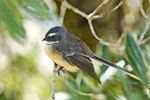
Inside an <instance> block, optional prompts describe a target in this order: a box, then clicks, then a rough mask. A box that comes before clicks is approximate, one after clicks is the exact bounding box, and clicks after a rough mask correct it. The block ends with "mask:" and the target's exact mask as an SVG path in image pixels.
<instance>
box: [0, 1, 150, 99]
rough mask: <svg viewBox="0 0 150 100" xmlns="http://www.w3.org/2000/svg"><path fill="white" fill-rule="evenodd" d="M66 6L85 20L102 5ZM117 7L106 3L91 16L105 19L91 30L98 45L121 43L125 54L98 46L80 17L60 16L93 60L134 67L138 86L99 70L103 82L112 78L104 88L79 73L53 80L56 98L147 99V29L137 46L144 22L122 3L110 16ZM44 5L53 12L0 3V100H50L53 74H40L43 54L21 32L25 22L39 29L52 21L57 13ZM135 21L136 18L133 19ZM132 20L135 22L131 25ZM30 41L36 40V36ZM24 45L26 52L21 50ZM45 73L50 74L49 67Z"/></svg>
mask: <svg viewBox="0 0 150 100" xmlns="http://www.w3.org/2000/svg"><path fill="white" fill-rule="evenodd" d="M106 1H107V0H106ZM108 1H109V0H108ZM108 1H107V2H108ZM51 2H52V1H51ZM68 2H69V3H70V4H72V5H74V6H75V7H78V8H79V9H81V10H82V11H84V12H86V13H87V15H88V14H89V13H90V12H91V11H93V9H95V8H96V7H97V6H98V4H99V3H101V1H97V0H95V1H94V2H93V0H89V2H85V1H80V2H79V1H78V0H77V1H74V0H70V1H69V0H68ZM118 2H119V1H117V0H110V3H109V2H108V3H106V4H105V5H106V6H105V7H104V8H101V9H100V11H99V12H97V13H96V14H95V16H97V15H98V14H99V13H101V15H103V14H104V15H103V16H104V18H102V19H99V20H93V23H92V24H93V27H94V28H95V31H96V34H97V35H98V36H101V38H102V39H104V40H106V41H112V42H113V44H114V43H116V41H121V42H119V43H121V44H122V45H125V46H126V49H125V50H124V51H121V52H120V51H118V48H117V49H116V48H114V47H111V46H110V47H109V46H106V45H99V43H98V41H96V39H95V37H94V36H93V35H92V33H91V31H90V28H89V26H88V23H87V20H85V19H84V18H83V16H79V15H77V14H76V13H73V12H72V11H71V9H68V10H67V14H66V16H64V18H65V19H64V25H65V26H66V27H67V29H68V30H69V31H70V32H72V33H76V35H78V36H79V37H80V38H82V39H83V40H84V41H85V42H86V43H87V44H88V45H89V46H90V48H92V50H93V51H94V50H95V51H94V52H96V54H98V55H100V56H102V57H103V58H105V59H107V60H109V61H111V62H118V61H122V60H123V61H124V62H125V68H126V67H132V69H133V70H132V73H133V74H135V75H136V76H137V77H139V78H140V81H139V80H136V79H134V78H131V77H129V76H128V75H127V74H125V73H124V72H122V71H120V70H114V69H111V67H108V66H105V65H101V66H100V67H99V70H100V71H101V73H100V78H101V79H102V77H103V76H104V75H106V76H109V75H110V73H111V72H108V71H110V70H111V71H112V72H113V73H112V74H111V75H110V76H109V77H108V78H106V77H105V81H103V83H102V84H98V83H97V82H95V80H93V79H92V78H91V77H90V76H88V75H87V74H85V73H83V72H81V71H79V72H78V73H70V72H66V73H65V74H66V79H65V80H63V78H62V77H57V79H56V80H57V81H56V94H57V93H59V92H62V91H64V92H65V93H67V94H68V95H69V99H71V100H149V99H150V83H149V82H150V68H149V67H150V56H149V51H150V39H149V37H150V36H149V35H150V28H149V30H148V31H147V33H146V35H145V36H144V39H143V40H142V41H140V42H139V40H138V39H139V37H140V35H141V33H142V32H143V30H144V29H145V27H146V23H147V20H145V18H143V17H142V16H141V15H140V14H139V12H138V11H135V9H132V10H133V11H130V10H131V9H130V8H126V6H127V4H128V3H126V2H127V1H124V2H123V3H124V5H119V6H118V7H120V6H121V7H122V8H117V9H118V10H117V9H116V10H114V11H116V12H115V13H113V10H111V11H110V12H109V13H108V10H109V9H112V8H113V9H114V8H115V6H114V5H116V4H118ZM128 2H131V1H128ZM147 2H148V0H147V1H146V0H145V1H144V0H143V6H144V8H143V9H144V10H145V11H147V12H148V11H149V10H147V9H148V8H149V6H148V3H147ZM53 3H54V2H53ZM55 3H56V4H57V8H58V9H59V8H60V1H57V0H55ZM121 3H122V2H121ZM47 5H50V7H53V6H54V5H53V6H52V4H50V3H45V2H44V1H43V0H0V50H1V51H0V100H49V99H50V97H51V93H52V91H51V90H52V89H51V88H52V76H51V75H52V72H51V71H50V72H48V74H47V73H45V72H44V74H43V72H42V71H43V70H44V68H45V65H38V64H39V62H40V61H41V60H42V59H40V60H39V58H41V55H40V54H41V52H42V51H41V47H40V43H39V42H35V43H30V42H29V39H28V36H27V35H28V34H29V33H27V31H26V30H25V27H24V21H25V20H26V19H29V20H31V21H32V20H36V21H37V23H38V24H39V22H45V21H48V20H50V21H53V19H52V17H53V16H54V15H55V14H56V12H55V13H51V12H54V11H52V10H51V9H50V7H48V6H47ZM83 5H84V6H83ZM89 5H90V6H89ZM128 6H130V4H128ZM130 7H131V6H130ZM106 8H107V9H106ZM139 9H141V8H139ZM76 10H77V9H76ZM55 11H56V10H55ZM58 11H59V10H58ZM131 12H133V13H132V14H133V15H132V14H131ZM135 13H136V14H135ZM137 13H138V14H137ZM134 14H135V15H134ZM83 15H84V14H83ZM105 15H106V16H105ZM137 15H138V17H137V18H133V17H134V16H137ZM55 16H56V15H55ZM56 17H57V16H56ZM130 18H131V19H132V18H133V19H134V20H129V19H130ZM128 20H129V21H128ZM30 27H31V26H30ZM45 27H46V25H45ZM127 27H128V28H127ZM124 30H125V32H124ZM127 30H129V31H127ZM80 33H81V34H80ZM104 33H105V34H104ZM124 34H125V35H124ZM30 35H32V36H34V34H30ZM36 35H39V34H36ZM41 38H43V37H40V39H41ZM33 39H35V38H33ZM41 40H42V39H41ZM41 40H36V39H35V40H34V41H40V42H41ZM28 44H29V47H30V48H29V49H27V50H25V49H26V45H28ZM116 44H117V43H116ZM18 45H19V46H18ZM96 46H97V48H96ZM27 47H28V46H27ZM20 48H22V49H20ZM93 48H94V49H93ZM42 49H43V48H42ZM18 51H20V52H18ZM43 55H44V54H43ZM47 63H48V62H46V64H47ZM48 66H49V65H48ZM39 67H40V68H41V69H40V68H39ZM49 67H50V68H51V66H49ZM45 74H46V75H45ZM56 96H57V95H56ZM56 98H57V97H56ZM121 98H123V99H121Z"/></svg>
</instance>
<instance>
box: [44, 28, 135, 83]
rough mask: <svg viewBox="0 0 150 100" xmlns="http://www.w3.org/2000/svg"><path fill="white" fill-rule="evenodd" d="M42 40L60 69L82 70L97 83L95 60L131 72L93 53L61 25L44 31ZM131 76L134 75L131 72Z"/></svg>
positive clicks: (48, 53)
mask: <svg viewBox="0 0 150 100" xmlns="http://www.w3.org/2000/svg"><path fill="white" fill-rule="evenodd" d="M43 41H46V43H45V52H46V54H47V55H48V57H49V58H50V59H51V60H52V61H53V62H54V63H55V64H56V65H58V66H60V69H62V68H64V69H65V70H67V71H69V72H78V71H79V70H82V71H83V72H85V73H87V74H88V75H89V76H91V77H92V78H93V79H95V80H96V81H97V82H99V83H101V82H100V79H99V77H98V75H97V74H96V72H95V69H94V65H95V63H96V62H101V63H103V64H105V65H107V66H111V67H114V68H117V69H119V70H122V71H125V72H126V73H128V74H131V73H130V72H129V71H128V70H126V69H124V68H121V67H119V66H117V65H116V64H114V63H112V62H110V61H108V60H106V59H104V58H102V57H100V56H97V55H96V54H94V53H93V52H92V50H91V49H90V48H89V46H88V45H87V44H86V43H85V42H83V41H82V40H81V39H80V38H79V37H77V36H75V35H74V34H72V33H70V32H68V31H67V29H66V28H64V27H63V26H55V27H53V28H51V29H50V30H49V31H48V32H47V33H46V35H45V37H44V39H43ZM131 76H134V75H132V74H131ZM135 77H136V76H135Z"/></svg>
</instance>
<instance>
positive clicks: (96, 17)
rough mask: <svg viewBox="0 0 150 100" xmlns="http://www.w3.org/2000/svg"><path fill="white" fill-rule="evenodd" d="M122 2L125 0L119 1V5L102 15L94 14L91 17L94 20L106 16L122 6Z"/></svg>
mask: <svg viewBox="0 0 150 100" xmlns="http://www.w3.org/2000/svg"><path fill="white" fill-rule="evenodd" d="M122 4H123V1H120V2H119V3H118V5H117V6H115V7H114V8H113V9H112V10H110V11H109V12H105V13H101V14H100V15H94V16H93V17H92V18H91V19H92V20H94V19H98V18H102V17H104V16H105V15H107V14H110V13H112V12H114V11H116V10H117V9H118V8H119V7H121V5H122Z"/></svg>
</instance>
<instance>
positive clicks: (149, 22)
mask: <svg viewBox="0 0 150 100" xmlns="http://www.w3.org/2000/svg"><path fill="white" fill-rule="evenodd" d="M149 28H150V21H148V23H147V25H146V27H145V28H144V30H143V32H142V34H141V35H140V37H139V40H138V43H140V42H141V41H142V40H143V38H144V36H145V34H146V32H147V31H148V29H149Z"/></svg>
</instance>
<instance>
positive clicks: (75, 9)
mask: <svg viewBox="0 0 150 100" xmlns="http://www.w3.org/2000/svg"><path fill="white" fill-rule="evenodd" d="M64 6H65V7H67V8H68V9H70V10H72V11H73V12H75V13H77V14H79V15H81V16H82V17H84V18H87V14H86V13H84V12H82V11H81V10H79V9H77V8H75V7H73V6H72V5H71V4H69V3H68V2H64Z"/></svg>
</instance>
